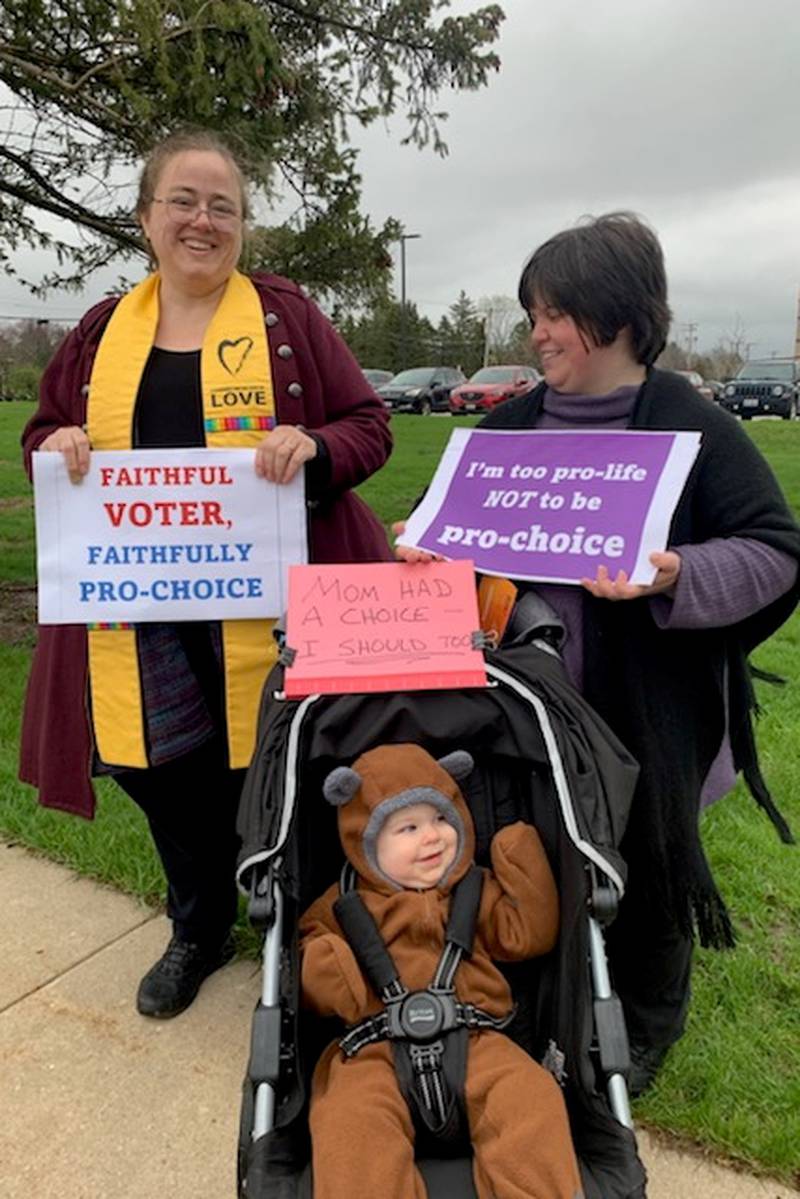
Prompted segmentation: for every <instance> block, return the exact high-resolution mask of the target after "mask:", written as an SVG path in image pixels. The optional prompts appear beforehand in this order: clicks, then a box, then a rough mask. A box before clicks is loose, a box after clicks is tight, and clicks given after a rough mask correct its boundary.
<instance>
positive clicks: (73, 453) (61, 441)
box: [38, 425, 91, 483]
mask: <svg viewBox="0 0 800 1199" xmlns="http://www.w3.org/2000/svg"><path fill="white" fill-rule="evenodd" d="M38 448H39V449H40V450H60V451H61V453H62V454H63V455H64V464H65V466H66V468H67V471H68V473H69V477H70V479H71V480H72V482H73V483H80V481H81V479H82V478H83V476H84V475H85V474H86V473H87V472H88V470H89V452H90V449H91V446H90V444H89V438H88V437H87V436H86V433H85V432H84V431H83V429H81V428H80V426H79V425H65V426H63V427H62V428H60V429H56V430H55V432H54V433H51V434H50V435H49V437H45V439H44V441H43V442H42V443H41V445H40V446H39V447H38Z"/></svg>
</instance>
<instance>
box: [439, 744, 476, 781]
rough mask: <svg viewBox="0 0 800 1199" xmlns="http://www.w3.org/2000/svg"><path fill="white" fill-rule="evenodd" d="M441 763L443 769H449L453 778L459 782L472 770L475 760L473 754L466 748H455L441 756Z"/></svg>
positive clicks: (448, 771)
mask: <svg viewBox="0 0 800 1199" xmlns="http://www.w3.org/2000/svg"><path fill="white" fill-rule="evenodd" d="M439 765H440V766H441V768H442V770H446V771H447V773H448V774H449V775H450V777H451V778H454V779H455V780H456V782H459V781H460V780H461V779H465V778H466V777H467V775H468V774H470V773H471V772H472V768H473V766H474V765H475V762H474V759H473V757H472V754H468V753H467V751H466V750H465V749H454V750H453V752H452V753H451V754H445V756H444V757H443V758H439Z"/></svg>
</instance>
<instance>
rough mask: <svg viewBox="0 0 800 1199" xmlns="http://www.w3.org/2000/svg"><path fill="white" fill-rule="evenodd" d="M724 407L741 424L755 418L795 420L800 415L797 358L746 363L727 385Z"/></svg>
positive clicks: (799, 376)
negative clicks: (772, 417)
mask: <svg viewBox="0 0 800 1199" xmlns="http://www.w3.org/2000/svg"><path fill="white" fill-rule="evenodd" d="M722 406H723V408H727V410H728V412H733V413H734V414H735V415H736V416H740V417H741V418H742V420H750V418H751V417H752V416H780V417H781V419H782V420H796V419H797V414H798V412H800V364H799V363H798V362H797V361H796V360H795V359H794V358H766V359H764V360H763V361H761V362H757V361H753V362H745V364H744V366H743V367H741V368H740V369H739V371H738V373H737V374H736V376H735V377H734V378H733V379H731V381H730V383H726V384H725V393H724V395H723V397H722Z"/></svg>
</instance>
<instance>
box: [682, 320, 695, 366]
mask: <svg viewBox="0 0 800 1199" xmlns="http://www.w3.org/2000/svg"><path fill="white" fill-rule="evenodd" d="M681 328H682V329H685V330H686V366H687V367H688V368H689V369H690V370H691V366H692V356H693V354H694V347H695V342H696V341H697V322H696V321H687V322H686V323H685V324H684V325H682V326H681Z"/></svg>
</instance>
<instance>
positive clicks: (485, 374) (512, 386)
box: [450, 366, 541, 416]
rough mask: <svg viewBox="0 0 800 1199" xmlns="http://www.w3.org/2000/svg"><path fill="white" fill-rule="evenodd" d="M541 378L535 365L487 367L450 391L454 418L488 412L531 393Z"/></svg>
mask: <svg viewBox="0 0 800 1199" xmlns="http://www.w3.org/2000/svg"><path fill="white" fill-rule="evenodd" d="M540 379H541V375H540V374H539V372H538V371H535V370H534V369H533V367H532V366H484V367H482V368H481V369H480V370H479V371H476V372H475V374H474V375H473V376H472V377H471V378H470V379H468V380H467V382H466V383H462V384H461V385H460V386H459V387H454V388H453V390H452V391H451V392H450V411H451V412H452V414H453V416H461V415H463V413H465V412H488V411H489V409H490V408H494V407H495V405H497V404H502V402H503V400H508V399H510V398H511V396H516V395H521V394H522V392H524V391H530V390H531V388H532V387H535V386H536V384H537V383H538V382H539V380H540Z"/></svg>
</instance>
